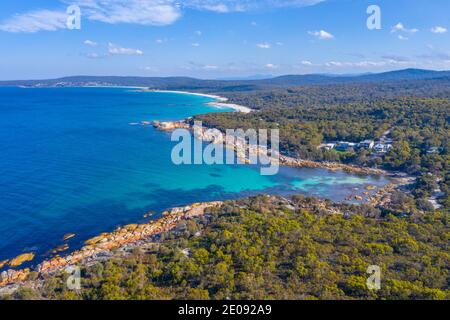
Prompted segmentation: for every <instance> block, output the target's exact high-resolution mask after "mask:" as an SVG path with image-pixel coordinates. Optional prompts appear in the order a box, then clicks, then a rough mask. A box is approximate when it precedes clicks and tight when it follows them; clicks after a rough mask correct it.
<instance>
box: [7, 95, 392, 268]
mask: <svg viewBox="0 0 450 320" xmlns="http://www.w3.org/2000/svg"><path fill="white" fill-rule="evenodd" d="M211 101H213V100H212V99H211V98H207V97H200V96H193V95H183V94H175V93H151V92H136V90H132V89H129V88H52V89H43V88H42V89H22V88H0V147H1V151H0V261H1V260H2V259H6V258H11V257H14V256H16V255H18V254H20V253H23V252H30V251H33V252H36V253H37V254H38V257H37V259H36V260H35V262H38V261H39V260H42V258H43V257H46V255H47V253H48V251H49V250H51V249H54V248H55V247H57V246H59V245H61V244H62V237H63V235H64V234H66V233H76V234H77V236H76V237H75V238H73V239H71V240H70V241H69V244H70V246H71V248H72V249H73V248H77V247H79V246H80V245H81V244H82V242H83V241H84V240H86V239H88V238H90V237H92V236H95V235H97V234H99V233H101V232H108V231H112V230H113V229H114V228H115V227H117V226H118V225H124V224H128V223H134V222H142V221H145V220H144V219H143V214H145V213H147V212H148V211H150V210H155V211H156V212H161V211H163V210H164V209H167V208H169V207H173V206H179V205H186V204H189V203H192V202H198V201H209V200H221V199H232V198H238V197H243V196H246V195H255V194H258V193H264V192H266V193H268V192H271V193H277V194H289V193H302V194H306V195H314V196H319V197H324V198H330V199H332V200H336V201H342V200H344V199H345V197H346V196H348V195H349V194H352V193H354V192H355V191H354V189H355V188H359V189H362V188H363V187H364V185H368V184H375V185H383V184H385V183H386V180H385V179H383V178H378V177H363V176H357V175H350V174H346V173H342V172H336V173H332V172H329V171H326V170H322V169H294V168H282V169H281V170H280V173H279V174H278V175H276V176H261V175H260V171H259V168H258V167H256V166H231V165H215V166H207V165H197V166H176V165H174V164H172V162H171V158H170V155H171V150H172V147H173V146H174V144H175V143H174V142H171V141H170V135H169V134H167V133H163V132H160V131H157V130H155V129H154V128H152V127H151V126H133V125H130V123H134V122H141V121H151V120H175V119H183V118H186V117H188V116H192V115H195V114H201V113H207V112H223V111H224V110H223V109H217V108H214V107H212V106H208V105H206V103H207V102H211Z"/></svg>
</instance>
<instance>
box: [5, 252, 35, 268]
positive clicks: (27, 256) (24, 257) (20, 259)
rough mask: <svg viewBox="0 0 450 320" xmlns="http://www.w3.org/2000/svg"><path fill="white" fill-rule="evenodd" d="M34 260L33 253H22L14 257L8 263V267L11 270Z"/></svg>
mask: <svg viewBox="0 0 450 320" xmlns="http://www.w3.org/2000/svg"><path fill="white" fill-rule="evenodd" d="M33 259H34V253H24V254H21V255H20V256H17V257H15V258H14V259H11V261H9V263H8V265H9V266H10V267H12V268H15V267H19V266H21V265H22V264H24V263H25V262H28V261H32V260H33Z"/></svg>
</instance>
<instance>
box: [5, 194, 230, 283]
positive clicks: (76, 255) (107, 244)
mask: <svg viewBox="0 0 450 320" xmlns="http://www.w3.org/2000/svg"><path fill="white" fill-rule="evenodd" d="M220 205H222V202H220V201H216V202H206V203H195V204H192V205H189V206H186V207H179V208H172V209H170V210H168V211H166V212H164V214H163V216H162V217H161V218H159V219H157V220H154V221H151V222H149V223H145V224H130V225H127V226H124V227H120V228H118V229H116V230H115V231H114V232H111V233H102V234H101V235H99V236H96V237H94V238H91V239H89V240H87V241H86V242H85V246H84V247H83V248H81V249H80V250H78V251H75V252H72V253H71V254H69V255H67V256H64V257H60V256H56V257H54V258H53V259H50V260H47V261H44V262H42V263H41V264H39V265H38V266H37V267H36V269H35V271H37V272H38V273H39V274H41V275H45V274H48V273H52V272H55V271H59V270H63V269H65V268H66V267H68V266H70V265H74V264H76V263H80V262H82V261H85V260H88V259H95V257H97V256H98V255H100V254H102V253H109V252H110V251H111V250H112V249H115V248H119V247H122V246H124V245H127V244H131V243H134V242H138V241H140V240H143V239H146V238H150V237H152V236H155V235H158V234H161V233H163V232H168V231H170V230H172V229H174V228H175V227H176V226H177V224H178V223H179V222H180V221H182V220H187V219H190V218H193V217H197V216H201V215H203V214H204V213H205V211H206V210H207V209H208V208H212V207H216V206H220ZM33 257H34V255H33ZM18 258H19V257H18ZM25 258H30V257H29V256H27V257H25V256H24V257H22V258H20V260H24V259H25ZM15 259H17V258H15ZM13 260H14V259H13ZM11 261H12V260H11ZM25 261H29V260H25ZM29 273H30V270H29V269H25V270H18V271H15V270H9V271H5V272H4V273H2V277H1V278H0V286H5V285H8V284H11V283H15V282H20V281H23V280H25V279H26V277H27V275H28V274H29Z"/></svg>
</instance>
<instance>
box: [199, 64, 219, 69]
mask: <svg viewBox="0 0 450 320" xmlns="http://www.w3.org/2000/svg"><path fill="white" fill-rule="evenodd" d="M202 68H203V69H204V70H217V69H219V67H218V66H214V65H206V66H203V67H202Z"/></svg>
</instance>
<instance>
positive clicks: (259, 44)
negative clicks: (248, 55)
mask: <svg viewBox="0 0 450 320" xmlns="http://www.w3.org/2000/svg"><path fill="white" fill-rule="evenodd" d="M256 46H257V47H258V48H260V49H270V48H271V47H272V46H271V45H270V43H267V42H263V43H258V44H257V45H256Z"/></svg>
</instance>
